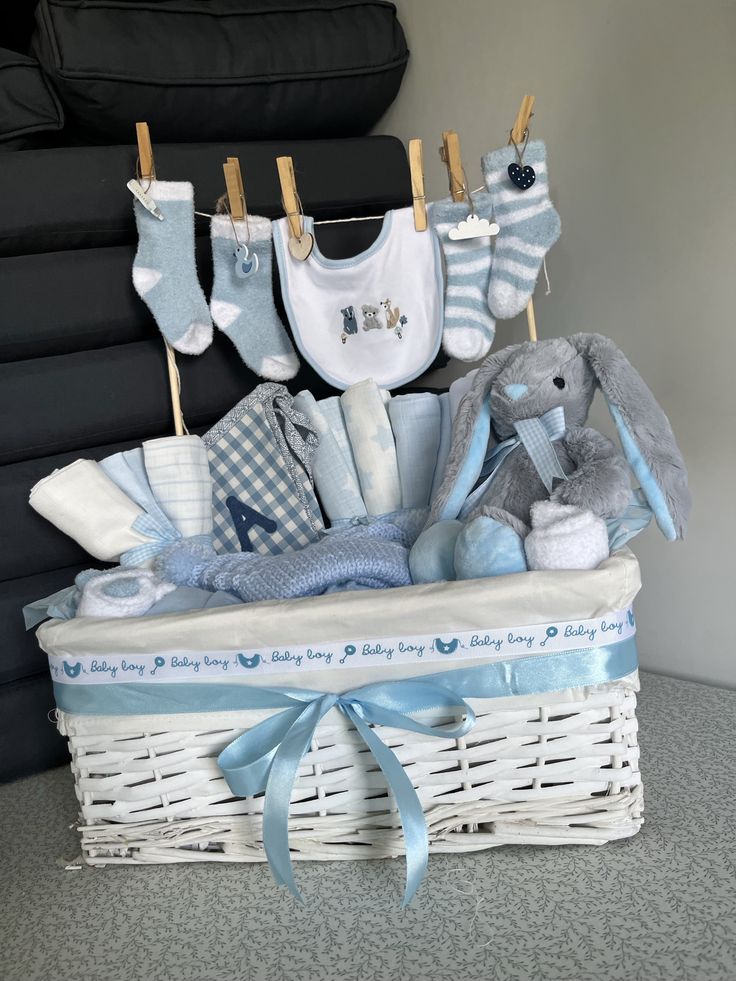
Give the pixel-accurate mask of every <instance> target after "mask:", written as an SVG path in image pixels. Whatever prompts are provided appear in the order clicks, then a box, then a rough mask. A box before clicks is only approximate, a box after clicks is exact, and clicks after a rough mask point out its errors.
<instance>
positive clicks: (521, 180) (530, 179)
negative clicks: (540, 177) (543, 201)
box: [508, 163, 537, 191]
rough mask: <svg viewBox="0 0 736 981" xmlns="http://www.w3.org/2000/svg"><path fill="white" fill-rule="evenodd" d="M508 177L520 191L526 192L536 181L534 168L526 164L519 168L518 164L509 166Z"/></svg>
mask: <svg viewBox="0 0 736 981" xmlns="http://www.w3.org/2000/svg"><path fill="white" fill-rule="evenodd" d="M508 173H509V177H510V178H511V180H512V181H513V182H514V184H516V186H517V187H518V188H519V190H520V191H527V190H529V188H530V187H531V186H532V184H533V183H534V181H535V180H536V179H537V175H536V174H535V173H534V168H533V167H530V166H529V165H528V164H527V165H526V167H520V166H519V164H518V163H512V164H509V170H508Z"/></svg>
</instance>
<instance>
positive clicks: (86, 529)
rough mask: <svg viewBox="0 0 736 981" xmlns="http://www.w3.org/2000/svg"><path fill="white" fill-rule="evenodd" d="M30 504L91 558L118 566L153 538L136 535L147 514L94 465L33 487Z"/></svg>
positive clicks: (83, 464) (75, 467)
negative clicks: (140, 520)
mask: <svg viewBox="0 0 736 981" xmlns="http://www.w3.org/2000/svg"><path fill="white" fill-rule="evenodd" d="M28 503H29V504H30V505H31V507H32V508H33V509H34V511H38V513H39V514H40V515H42V516H43V517H44V518H46V519H47V520H48V521H50V522H51V524H52V525H55V526H56V527H57V528H58V529H59V530H60V531H63V532H64V533H65V534H66V535H69V537H70V538H73V539H74V541H75V542H78V543H79V544H80V545H81V546H82V548H84V549H86V550H87V551H88V552H89V554H90V555H94V557H95V558H97V559H102V560H103V561H104V562H117V560H118V559H119V558H120V556H121V555H122V553H123V552H126V551H127V550H128V549H129V548H133V547H135V546H136V545H142V544H144V543H145V542H148V541H150V539H149V538H148V537H147V536H145V535H141V534H140V533H139V532H137V531H134V530H133V522H134V521H135V520H136V518H139V517H140V516H141V515H142V514H143V513H144V512H143V511H142V510H141V508H139V507H138V506H137V505H136V504H134V503H133V501H131V500H130V498H129V497H128V496H127V495H126V494H124V493H123V492H122V491H121V490H120V488H119V487H118V486H117V484H115V483H114V482H113V481H112V480H111V479H110V478H109V477H108V476H107V474H106V473H105V472H104V470H103V469H102V467H100V465H99V464H98V463H95V462H94V461H93V460H75V461H74V463H70V464H69V465H68V466H66V467H62V469H61V470H54V472H53V473H52V474H49V476H48V477H44V478H43V480H39V482H38V483H37V484H35V485H34V486H33V487H32V488H31V493H30V497H29V499H28Z"/></svg>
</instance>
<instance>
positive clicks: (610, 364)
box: [570, 334, 691, 541]
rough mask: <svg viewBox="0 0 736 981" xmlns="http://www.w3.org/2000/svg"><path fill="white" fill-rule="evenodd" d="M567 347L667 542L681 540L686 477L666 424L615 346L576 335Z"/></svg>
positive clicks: (685, 511)
mask: <svg viewBox="0 0 736 981" xmlns="http://www.w3.org/2000/svg"><path fill="white" fill-rule="evenodd" d="M570 343H571V344H573V346H574V347H575V348H576V349H577V350H578V351H579V352H580V353H581V354H582V355H583V356H584V357H585V358H586V359H587V361H588V363H589V365H590V367H591V369H592V370H593V373H594V374H595V376H596V378H597V381H598V384H599V386H600V388H601V391H602V392H603V394H604V395H605V397H606V401H607V403H608V408H609V410H610V413H611V415H612V416H613V421H614V422H615V423H616V429H617V430H618V435H619V439H620V440H621V445H622V446H623V449H624V453H625V454H626V459H627V460H628V462H629V466H630V467H631V469H632V470H633V471H634V473H635V475H636V477H637V479H638V480H639V483H640V484H641V489H642V490H643V491H644V494H645V495H646V498H647V501H648V502H649V506H650V507H651V509H652V511H653V512H654V516H655V518H656V519H657V524H658V525H659V527H660V528H661V530H662V534H663V535H664V536H665V538H667V539H669V540H670V541H673V540H674V539H676V538H682V537H683V536H684V533H685V528H686V526H687V516H688V514H689V513H690V505H691V500H690V491H689V490H688V486H687V471H686V470H685V463H684V461H683V459H682V455H681V453H680V451H679V449H678V448H677V443H676V442H675V437H674V435H673V433H672V429H671V427H670V423H669V420H668V419H667V416H666V415H665V414H664V412H663V411H662V409H661V408H660V406H659V404H658V403H657V400H656V399H655V398H654V396H653V395H652V393H651V392H650V390H649V389H648V388H647V386H646V385H645V384H644V381H643V380H642V377H641V375H640V374H639V372H638V371H636V369H635V368H633V367H632V366H631V365H630V364H629V362H628V361H627V359H626V358H625V357H624V355H623V354H622V353H621V351H619V349H618V348H617V347H616V345H615V344H614V343H613V341H611V340H609V339H608V338H607V337H603V336H602V335H601V334H575V335H574V336H573V337H571V338H570Z"/></svg>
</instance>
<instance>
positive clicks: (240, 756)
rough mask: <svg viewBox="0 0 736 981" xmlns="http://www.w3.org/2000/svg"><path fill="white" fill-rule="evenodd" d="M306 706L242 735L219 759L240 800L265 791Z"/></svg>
mask: <svg viewBox="0 0 736 981" xmlns="http://www.w3.org/2000/svg"><path fill="white" fill-rule="evenodd" d="M303 711H304V709H303V706H300V707H299V708H294V709H286V710H285V711H284V712H279V713H278V715H272V716H271V717H270V718H269V719H266V720H265V721H264V722H259V723H258V725H256V726H253V728H252V729H247V730H246V731H245V732H243V733H241V735H240V736H238V737H237V739H234V740H233V741H232V742H231V743H229V744H228V745H227V746H226V747H225V749H223V751H222V752H221V753H220V755H219V756H218V757H217V765H218V766H219V767H220V769H221V770H222V773H223V776H224V777H225V780H226V782H227V785H228V787H229V788H230V790H232V792H233V793H234V794H235V795H236V796H237V797H253V796H254V795H255V794H260V793H262V792H263V791H264V790H265V789H266V785H267V783H268V777H269V773H270V770H271V764H272V763H273V760H274V757H275V756H276V753H277V751H278V748H279V745H280V743H281V741H282V740H283V738H284V737H285V735H286V734H287V733H288V731H289V730H290V729H291V727H292V725H293V724H294V722H295V721H296V720H297V719H298V718H299V716H300V715H301V713H302V712H303Z"/></svg>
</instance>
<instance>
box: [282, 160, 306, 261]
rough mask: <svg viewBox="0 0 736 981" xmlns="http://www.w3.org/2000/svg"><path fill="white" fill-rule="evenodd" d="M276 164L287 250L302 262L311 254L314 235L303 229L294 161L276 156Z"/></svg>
mask: <svg viewBox="0 0 736 981" xmlns="http://www.w3.org/2000/svg"><path fill="white" fill-rule="evenodd" d="M276 166H277V167H278V171H279V183H280V184H281V200H282V202H283V205H284V211H285V212H286V218H287V221H288V223H289V242H288V248H289V252H291V254H292V255H293V256H294V258H295V259H298V260H299V261H300V262H304V260H305V259H308V258H309V256H310V255H311V254H312V249H313V248H314V236H313V235H312V234H311V232H305V231H304V221H303V218H304V216H303V215H302V202H301V198H300V197H299V192H298V191H297V189H296V177H295V176H294V161H293V160H292V159H291V157H276Z"/></svg>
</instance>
